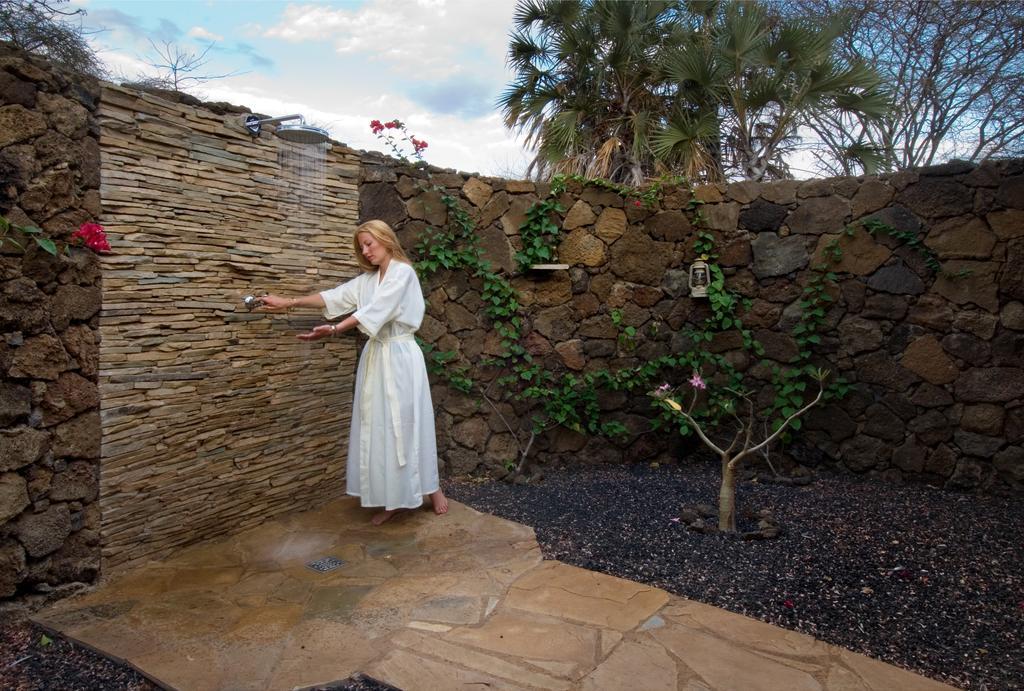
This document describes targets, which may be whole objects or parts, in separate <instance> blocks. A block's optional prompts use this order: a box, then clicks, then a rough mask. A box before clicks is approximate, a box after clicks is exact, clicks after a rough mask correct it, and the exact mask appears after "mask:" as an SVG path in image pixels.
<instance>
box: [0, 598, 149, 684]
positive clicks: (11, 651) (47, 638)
mask: <svg viewBox="0 0 1024 691" xmlns="http://www.w3.org/2000/svg"><path fill="white" fill-rule="evenodd" d="M5 616H6V615H5ZM158 688H159V687H157V686H154V685H153V684H151V683H150V682H149V680H147V679H146V678H145V677H143V676H142V675H141V674H139V673H138V672H136V671H135V670H134V669H132V668H131V667H128V666H127V665H120V664H117V663H115V662H112V661H110V660H108V659H107V658H105V657H103V656H102V655H98V654H97V653H94V652H93V651H91V650H89V649H88V648H84V647H82V646H80V645H75V644H73V643H71V642H69V641H68V640H67V639H65V638H62V637H60V636H55V635H53V634H48V633H47V632H45V631H43V630H42V629H41V628H39V627H37V626H35V625H33V624H32V623H30V622H28V621H25V620H24V619H22V618H18V617H10V618H8V619H6V620H5V621H3V622H2V623H0V689H4V690H5V691H53V690H54V689H60V690H61V691H114V690H118V691H155V690H156V689H158Z"/></svg>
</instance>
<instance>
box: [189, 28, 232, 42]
mask: <svg viewBox="0 0 1024 691" xmlns="http://www.w3.org/2000/svg"><path fill="white" fill-rule="evenodd" d="M188 35H189V36H191V37H192V38H201V39H203V40H204V41H223V40H224V37H223V36H221V35H219V34H215V33H213V32H212V31H209V30H207V29H204V28H203V27H201V26H193V27H192V28H191V29H189V30H188Z"/></svg>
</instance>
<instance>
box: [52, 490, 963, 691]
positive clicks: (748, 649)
mask: <svg viewBox="0 0 1024 691" xmlns="http://www.w3.org/2000/svg"><path fill="white" fill-rule="evenodd" d="M369 515H370V514H369V512H368V511H365V510H362V509H360V508H359V506H358V503H357V500H355V499H343V500H339V501H336V502H333V503H331V504H329V505H327V506H325V507H323V508H321V509H318V510H316V511H310V512H306V513H302V514H295V515H292V516H289V517H286V518H282V519H277V520H274V521H271V522H268V523H267V524H265V525H263V526H261V527H259V528H257V529H254V530H250V531H248V532H245V533H242V534H239V535H236V536H233V537H230V538H226V539H223V540H220V541H217V542H213V543H205V544H203V545H199V546H196V547H192V548H187V549H185V550H182V551H181V552H180V553H179V554H178V555H177V556H175V557H174V558H171V559H168V560H166V561H162V562H152V563H150V564H149V565H147V566H145V567H142V568H139V569H137V570H133V571H130V572H127V573H124V574H121V575H118V576H115V577H113V578H110V579H108V580H107V581H105V582H104V583H103V585H102V586H101V587H100V588H98V589H97V590H95V591H93V592H91V593H88V594H85V595H83V596H80V597H78V598H74V599H71V600H66V601H63V602H61V603H58V604H57V605H56V606H54V607H52V608H50V609H48V610H45V611H43V612H41V613H40V614H39V615H38V616H37V617H36V621H37V622H38V623H40V624H42V625H44V626H47V627H50V628H52V629H56V630H59V631H60V632H62V633H64V634H65V635H67V636H69V637H71V638H74V639H77V640H79V641H81V642H82V643H85V644H86V645H89V646H91V647H93V648H96V649H98V650H100V651H102V652H104V653H106V654H107V655H109V656H111V657H115V658H120V659H122V660H125V661H127V662H129V663H130V664H132V665H134V666H135V667H136V668H138V669H139V670H141V671H143V672H144V673H145V674H147V675H148V676H150V677H151V678H153V679H155V680H158V681H159V682H160V683H162V684H164V685H166V686H168V687H172V688H175V689H181V690H182V691H186V690H187V691H192V690H196V691H201V690H204V689H232V690H234V689H238V690H241V689H254V690H256V689H259V690H262V689H293V688H305V687H311V686H316V685H320V684H327V683H330V682H332V681H337V680H341V679H345V678H347V677H349V676H351V675H353V674H355V673H357V672H362V673H364V674H366V675H369V676H370V677H373V678H376V679H379V680H381V681H384V682H387V683H389V684H392V685H394V686H396V687H399V688H401V689H404V690H405V691H415V690H418V689H423V690H428V689H429V690H435V689H436V690H445V689H481V688H489V689H594V690H597V689H602V690H604V689H612V690H614V689H631V690H632V689H644V690H645V691H658V690H660V689H671V690H675V689H679V690H685V691H711V690H714V691H733V690H742V691H757V690H759V689H764V690H779V691H803V690H806V691H859V690H863V691H889V690H890V689H901V690H902V691H917V690H920V691H926V690H927V691H930V690H936V691H937V690H938V689H949V688H951V687H948V686H945V685H943V684H940V683H938V682H935V681H932V680H929V679H926V678H924V677H921V676H918V675H915V674H912V673H910V672H907V671H905V670H902V669H899V668H897V667H893V666H891V665H887V664H884V663H881V662H878V661H875V660H872V659H869V658H867V657H864V656H862V655H857V654H854V653H851V652H849V651H846V650H843V649H841V648H837V647H834V646H830V645H826V644H825V643H822V642H820V641H816V640H814V639H813V638H810V637H807V636H804V635H801V634H798V633H794V632H791V631H786V630H784V629H780V628H777V627H774V626H771V625H768V624H765V623H762V622H759V621H756V620H753V619H749V618H746V617H743V616H739V615H736V614H732V613H729V612H726V611H724V610H720V609H716V608H714V607H709V606H707V605H703V604H699V603H696V602H692V601H689V600H685V599H682V598H678V597H674V596H672V595H669V594H668V593H666V592H665V591H663V590H659V589H657V588H653V587H650V586H646V585H642V584H639V583H634V582H632V581H626V580H622V579H619V578H614V577H612V576H606V575H603V574H599V573H595V572H592V571H586V570H583V569H579V568H576V567H573V566H568V565H566V564H562V563H560V562H557V561H544V560H543V559H542V557H541V552H540V549H539V547H538V546H537V542H536V539H535V536H534V534H533V530H532V529H531V528H528V527H525V526H522V525H519V524H517V523H512V522H510V521H506V520H503V519H500V518H495V517H493V516H489V515H486V514H481V513H479V512H477V511H474V510H473V509H471V508H469V507H466V506H464V505H461V504H459V503H457V502H452V504H451V510H450V511H449V513H448V514H447V515H446V516H443V517H440V518H438V517H435V516H434V515H433V514H432V513H430V512H429V511H426V510H424V511H416V512H410V513H408V514H405V515H403V516H401V517H398V518H396V519H394V520H393V521H391V522H389V523H387V524H385V525H383V526H381V527H373V526H371V525H370V524H369V522H368V519H369ZM324 556H334V557H338V558H340V559H342V560H344V561H345V564H344V565H343V566H341V567H339V568H338V569H336V570H334V571H329V572H327V573H318V572H316V571H314V570H312V569H310V568H308V567H307V566H306V564H307V563H308V562H310V561H312V560H314V559H317V558H320V557H324Z"/></svg>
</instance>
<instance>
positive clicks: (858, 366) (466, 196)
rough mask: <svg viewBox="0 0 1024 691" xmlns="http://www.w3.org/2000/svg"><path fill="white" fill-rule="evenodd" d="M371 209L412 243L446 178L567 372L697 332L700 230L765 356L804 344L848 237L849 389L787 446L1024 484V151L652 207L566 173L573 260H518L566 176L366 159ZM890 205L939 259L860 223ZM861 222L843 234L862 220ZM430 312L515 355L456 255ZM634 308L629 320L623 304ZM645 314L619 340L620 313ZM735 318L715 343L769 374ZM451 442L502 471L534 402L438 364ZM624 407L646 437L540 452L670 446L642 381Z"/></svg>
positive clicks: (544, 445) (887, 211)
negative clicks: (460, 381) (933, 264)
mask: <svg viewBox="0 0 1024 691" xmlns="http://www.w3.org/2000/svg"><path fill="white" fill-rule="evenodd" d="M363 168H364V172H363V178H364V182H363V185H362V187H361V210H360V216H361V219H363V220H365V219H369V218H383V219H384V220H386V221H388V222H389V223H391V224H392V225H393V226H394V227H395V228H396V229H397V231H398V234H399V236H400V237H401V238H402V239H403V243H404V244H405V246H406V247H410V248H411V247H414V246H415V245H416V243H417V242H418V241H419V239H420V238H421V237H422V233H423V231H424V229H425V228H427V227H429V226H434V227H439V226H441V225H443V224H444V223H445V222H446V208H445V206H444V205H443V204H442V203H441V201H440V194H439V192H437V191H435V190H434V188H435V187H440V188H441V189H443V190H444V193H445V194H449V195H453V196H456V197H458V199H459V201H460V204H461V205H462V206H463V208H465V209H466V210H468V211H469V212H470V213H471V214H472V215H473V217H474V218H475V220H476V223H477V233H478V235H479V238H480V240H481V246H482V247H483V248H484V252H485V256H486V257H487V258H488V259H489V260H490V261H491V262H492V264H493V265H494V266H496V267H501V268H502V269H503V270H504V271H505V272H506V273H507V274H508V275H509V276H510V277H511V278H512V282H513V284H514V285H515V287H516V288H517V289H518V291H519V294H520V297H521V301H522V304H523V306H524V316H525V321H526V326H525V331H524V333H525V340H524V345H525V346H526V347H527V349H528V350H529V351H530V352H531V353H532V354H533V355H534V356H535V357H537V358H539V359H540V360H541V362H543V363H544V365H545V366H546V367H548V368H549V369H550V370H551V371H552V372H554V373H556V374H557V373H559V372H566V371H577V372H586V371H593V370H595V369H602V368H612V369H615V368H619V367H624V366H633V365H636V364H638V363H641V362H643V361H645V360H650V359H653V358H655V357H658V356H660V355H664V354H668V353H672V352H682V351H683V350H685V349H688V348H689V347H691V344H690V343H689V341H688V340H687V339H686V337H685V335H684V330H685V327H686V326H687V325H690V326H696V325H699V324H700V323H702V322H703V320H704V318H705V317H707V316H708V314H709V306H708V304H707V301H706V300H701V299H693V298H691V297H689V294H688V288H687V269H688V266H689V264H690V263H691V262H692V261H693V260H694V259H695V253H694V249H693V248H694V241H695V239H696V233H697V232H698V231H699V230H702V229H703V230H708V231H710V232H711V233H712V234H713V235H714V237H715V242H716V246H717V250H718V252H719V255H720V256H719V258H718V260H717V261H718V264H719V265H720V266H721V267H722V268H723V271H724V273H725V274H726V280H727V287H728V288H729V289H731V290H733V291H737V292H738V293H740V294H741V295H743V296H744V297H747V298H749V299H750V300H751V303H752V307H751V309H750V311H749V312H748V313H746V314H744V315H743V318H744V321H745V324H746V325H747V326H748V327H750V328H751V329H752V330H753V332H754V335H755V336H756V338H757V339H758V340H759V341H760V342H761V343H762V344H763V345H764V347H765V350H766V357H767V359H768V360H769V361H774V362H776V363H778V364H785V363H786V362H788V361H789V359H790V358H791V357H793V356H794V355H796V353H797V347H796V342H795V340H794V339H793V337H792V335H791V330H792V327H793V326H794V325H795V324H796V322H797V320H798V319H799V316H800V308H799V305H798V304H797V303H798V301H799V299H800V298H801V295H802V291H803V288H804V286H805V285H807V283H808V281H809V280H810V278H811V275H812V273H811V268H812V267H814V266H818V265H820V264H821V263H823V262H825V251H826V247H828V246H829V245H830V243H833V242H838V244H839V246H840V248H841V249H842V259H841V261H840V262H839V263H838V264H837V265H835V266H833V267H832V269H833V270H834V271H836V272H837V274H838V277H839V278H838V281H837V284H836V286H835V287H834V289H833V290H832V292H833V296H834V298H835V303H834V305H833V307H832V308H831V309H830V310H829V312H828V315H827V322H826V327H825V333H824V336H823V343H822V344H821V345H820V347H818V348H817V351H816V354H815V358H816V359H817V360H819V361H820V362H821V363H822V364H825V365H827V366H828V367H830V368H831V369H832V370H833V372H836V373H837V374H839V375H841V376H843V377H844V378H845V379H847V380H848V381H850V382H852V384H853V387H852V391H851V393H850V395H848V396H847V397H846V398H845V399H843V400H841V401H838V402H834V403H831V404H828V405H825V406H823V407H821V408H819V409H817V410H815V411H813V412H812V413H811V414H810V415H809V417H808V419H807V420H806V425H805V427H804V431H803V432H802V433H801V434H800V435H799V436H798V438H797V442H795V443H794V444H793V445H792V446H791V447H790V448H789V451H790V455H791V457H792V458H793V459H795V460H797V461H799V462H801V463H804V464H827V465H831V466H834V467H837V468H839V469H842V470H844V471H849V472H853V473H873V474H882V475H884V476H885V477H887V478H889V479H891V480H893V481H902V480H919V481H926V482H931V483H934V484H938V485H942V486H945V487H948V488H956V489H975V488H991V489H1003V490H1006V489H1009V490H1012V491H1020V490H1021V488H1022V487H1024V448H1022V441H1024V333H1022V332H1024V274H1022V273H1021V271H1022V270H1021V267H1022V266H1024V175H1022V173H1024V163H1022V162H1021V161H1000V162H992V163H986V164H984V165H981V166H977V167H976V166H973V165H968V164H960V163H954V164H949V165H945V166H937V167H933V168H929V169H922V170H917V171H907V172H901V173H899V174H895V175H891V176H887V177H866V178H838V179H830V180H811V181H806V182H799V181H783V182H775V183H766V184H755V183H737V184H731V185H719V186H707V187H702V188H698V189H697V190H695V191H694V192H695V195H696V198H697V199H698V200H700V201H701V202H703V203H702V204H701V205H700V209H701V214H702V215H703V217H704V220H703V221H698V220H697V219H696V218H695V216H694V212H693V209H692V208H691V204H690V202H691V198H692V194H691V191H690V190H689V189H687V188H679V187H668V188H666V189H664V190H663V193H662V194H661V195H660V197H659V200H658V201H657V202H656V203H655V204H653V205H647V204H644V203H641V202H639V201H637V200H635V199H632V198H624V197H623V196H622V195H621V194H619V193H617V192H615V191H611V190H608V189H603V188H601V187H596V186H585V185H581V184H579V183H570V184H569V186H568V188H567V190H566V192H565V193H564V194H562V195H561V197H560V200H559V201H560V202H561V205H562V207H563V208H564V212H563V213H561V214H559V215H558V218H557V222H558V223H559V224H560V225H561V228H562V238H561V244H560V246H559V249H558V261H560V262H563V263H565V264H568V265H569V269H568V270H564V271H553V272H551V271H548V272H527V273H526V274H520V273H518V272H517V270H516V269H515V264H514V260H513V257H514V253H515V251H516V250H517V249H518V248H519V246H520V238H519V228H520V226H521V224H522V223H523V221H524V219H525V213H526V210H527V209H528V208H529V207H530V206H531V205H532V204H534V203H536V202H537V201H538V200H540V199H542V198H545V197H546V196H547V195H548V192H549V187H548V186H546V185H541V184H534V183H530V182H521V181H508V180H500V179H492V178H485V177H480V176H476V175H471V174H461V173H455V172H453V171H441V170H432V171H430V179H429V180H428V179H427V172H428V171H424V170H420V169H414V168H409V167H405V166H402V165H400V164H399V163H397V162H395V161H391V160H388V159H384V158H381V157H379V156H376V155H364V157H363ZM868 219H875V220H878V221H880V222H882V223H884V224H886V225H887V226H889V227H892V228H894V229H896V230H897V231H903V232H906V233H913V234H914V235H915V236H917V237H919V238H921V239H922V240H923V242H924V245H925V247H926V248H928V249H930V250H931V251H933V252H934V253H935V256H936V257H937V258H938V260H939V262H940V263H941V266H942V268H941V270H940V271H935V270H934V268H930V267H929V266H928V265H927V263H926V261H925V254H924V253H922V252H921V251H920V250H919V249H914V248H912V247H911V246H910V245H908V244H907V243H906V242H905V241H901V240H899V239H898V238H893V237H887V236H884V235H877V236H872V235H871V234H870V233H868V232H867V231H866V230H865V229H864V227H863V226H862V225H860V224H859V223H858V222H859V221H864V220H868ZM848 227H849V228H852V232H851V233H849V234H848V233H847V232H846V229H847V228H848ZM424 288H425V291H426V292H427V294H428V301H429V305H430V308H429V311H428V316H427V318H426V320H425V322H424V324H423V327H422V328H421V330H420V335H421V336H422V337H423V338H424V339H425V340H426V341H427V342H428V343H430V344H431V345H433V346H434V347H436V348H438V349H440V350H442V351H452V352H454V353H457V354H458V356H459V361H460V362H463V363H470V364H472V365H474V368H475V369H474V371H473V373H472V377H473V378H474V379H475V380H476V381H477V382H482V383H485V384H486V383H487V382H489V381H491V380H492V379H493V377H494V372H493V371H488V370H487V369H485V368H480V367H477V366H476V363H479V362H481V361H482V360H483V359H485V358H487V357H488V356H493V355H496V354H497V353H499V352H500V350H501V348H500V343H499V339H498V337H497V335H496V334H495V333H494V332H493V330H492V329H491V328H490V324H489V323H488V322H487V320H486V318H485V317H483V316H482V311H481V306H482V301H481V297H480V289H481V285H480V281H479V279H473V278H471V277H469V276H467V275H465V274H464V273H460V272H442V273H441V274H438V275H436V276H434V277H432V278H431V279H429V280H428V281H427V284H426V285H425V286H424ZM613 313H617V315H616V316H617V317H618V320H619V323H618V324H616V323H615V320H614V319H613ZM627 326H630V327H633V328H635V329H636V330H637V334H638V335H637V337H636V338H634V339H623V338H621V335H622V331H623V328H624V327H627ZM740 342H741V339H740V335H739V333H738V332H725V333H722V334H718V335H717V336H716V337H715V339H714V341H712V343H710V344H709V346H708V347H709V348H710V349H712V350H714V351H716V352H719V353H722V354H724V355H725V356H726V357H728V358H729V359H730V360H731V361H732V362H733V363H734V364H735V365H736V366H737V367H739V368H740V369H743V370H748V369H750V370H751V373H752V374H753V375H755V376H761V377H762V378H765V379H766V378H767V370H766V369H765V368H763V367H761V366H759V363H758V361H757V358H752V357H751V355H750V353H748V352H746V351H744V350H743V349H742V348H741V347H740ZM433 393H434V398H435V403H436V408H437V419H438V423H439V424H438V441H439V448H440V449H441V456H442V459H443V461H444V462H445V463H446V465H447V471H448V472H449V473H451V474H465V473H479V472H493V473H496V474H500V473H502V472H503V470H502V468H503V467H504V466H505V465H506V464H507V463H508V461H510V460H512V459H515V457H516V455H517V448H518V447H517V444H516V441H515V439H514V437H513V435H512V433H511V432H510V431H509V429H508V427H509V425H508V424H507V423H508V422H509V421H511V422H512V423H513V424H512V425H511V426H512V427H513V428H514V429H515V430H516V431H517V432H519V433H520V435H521V436H520V439H523V436H522V430H523V429H524V428H525V427H526V426H528V425H529V420H528V411H527V409H526V408H525V407H517V404H513V403H508V404H503V405H502V406H499V408H498V409H497V410H495V409H492V408H490V407H489V406H487V405H483V404H482V403H481V401H480V400H479V398H478V397H476V396H473V395H465V394H461V393H459V392H457V391H454V390H453V389H452V388H451V387H449V386H448V385H447V384H445V383H443V382H441V381H438V382H437V383H435V385H434V387H433ZM600 403H601V406H602V408H603V410H604V412H605V415H606V416H607V418H608V419H615V420H619V421H620V422H623V423H624V424H625V425H626V426H627V427H628V428H629V429H630V430H631V432H632V435H631V437H630V439H629V440H628V441H626V442H625V443H621V444H615V443H609V442H608V441H606V440H601V439H594V438H587V437H584V436H582V435H578V434H575V433H573V432H569V431H566V430H564V429H562V430H557V431H554V432H551V433H549V434H547V435H546V436H545V438H543V439H541V440H540V441H539V442H538V443H537V446H536V447H535V448H536V454H537V458H538V459H539V460H540V461H541V462H544V461H558V462H566V463H572V462H579V461H581V460H583V461H616V460H622V459H626V460H636V459H644V458H651V457H654V456H656V455H658V454H659V453H663V452H664V450H665V448H666V441H665V437H664V436H663V435H662V436H656V435H653V434H651V433H650V432H649V418H650V415H651V410H650V405H649V401H648V400H646V398H645V397H644V396H638V397H629V396H627V395H625V394H624V393H621V392H605V393H603V394H602V395H601V399H600Z"/></svg>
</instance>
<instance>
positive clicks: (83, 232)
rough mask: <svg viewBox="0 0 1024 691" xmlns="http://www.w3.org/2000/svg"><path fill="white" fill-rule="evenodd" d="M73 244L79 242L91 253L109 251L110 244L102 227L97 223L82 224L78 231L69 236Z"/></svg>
mask: <svg viewBox="0 0 1024 691" xmlns="http://www.w3.org/2000/svg"><path fill="white" fill-rule="evenodd" d="M71 241H72V242H73V243H78V242H80V243H81V244H83V245H85V246H86V247H88V248H89V249H91V250H92V251H93V252H97V253H102V252H109V251H110V243H109V242H107V234H106V233H105V232H104V231H103V226H101V225H100V224H98V223H83V224H82V225H81V226H79V228H78V230H76V231H75V232H74V233H72V234H71Z"/></svg>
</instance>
